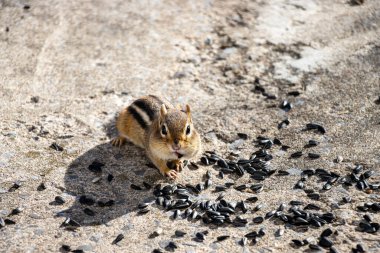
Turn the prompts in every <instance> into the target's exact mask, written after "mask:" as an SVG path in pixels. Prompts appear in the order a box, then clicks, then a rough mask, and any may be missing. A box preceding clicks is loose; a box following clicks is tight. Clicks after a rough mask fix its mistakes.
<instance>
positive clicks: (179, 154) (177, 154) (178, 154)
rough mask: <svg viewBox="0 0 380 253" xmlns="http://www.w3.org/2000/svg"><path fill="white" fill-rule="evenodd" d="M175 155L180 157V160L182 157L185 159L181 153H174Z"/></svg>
mask: <svg viewBox="0 0 380 253" xmlns="http://www.w3.org/2000/svg"><path fill="white" fill-rule="evenodd" d="M174 154H175V155H176V156H177V157H178V159H179V158H181V157H183V155H182V154H181V153H179V152H174Z"/></svg>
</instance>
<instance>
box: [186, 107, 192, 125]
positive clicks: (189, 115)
mask: <svg viewBox="0 0 380 253" xmlns="http://www.w3.org/2000/svg"><path fill="white" fill-rule="evenodd" d="M186 114H187V118H188V119H189V120H190V122H191V110H190V105H186Z"/></svg>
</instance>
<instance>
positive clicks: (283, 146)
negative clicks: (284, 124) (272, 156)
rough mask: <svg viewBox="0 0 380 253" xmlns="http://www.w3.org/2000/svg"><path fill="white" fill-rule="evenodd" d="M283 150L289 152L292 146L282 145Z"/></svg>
mask: <svg viewBox="0 0 380 253" xmlns="http://www.w3.org/2000/svg"><path fill="white" fill-rule="evenodd" d="M281 149H282V150H284V151H288V149H290V146H287V145H282V146H281Z"/></svg>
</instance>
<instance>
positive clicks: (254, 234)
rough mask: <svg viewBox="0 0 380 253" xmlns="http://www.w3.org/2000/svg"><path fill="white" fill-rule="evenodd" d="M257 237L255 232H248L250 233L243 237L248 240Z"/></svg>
mask: <svg viewBox="0 0 380 253" xmlns="http://www.w3.org/2000/svg"><path fill="white" fill-rule="evenodd" d="M257 235H258V234H257V232H256V231H253V232H250V233H248V234H246V235H245V237H246V238H248V239H252V238H255V237H257Z"/></svg>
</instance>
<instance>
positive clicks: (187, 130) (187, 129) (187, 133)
mask: <svg viewBox="0 0 380 253" xmlns="http://www.w3.org/2000/svg"><path fill="white" fill-rule="evenodd" d="M189 134H190V126H187V128H186V135H189Z"/></svg>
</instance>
